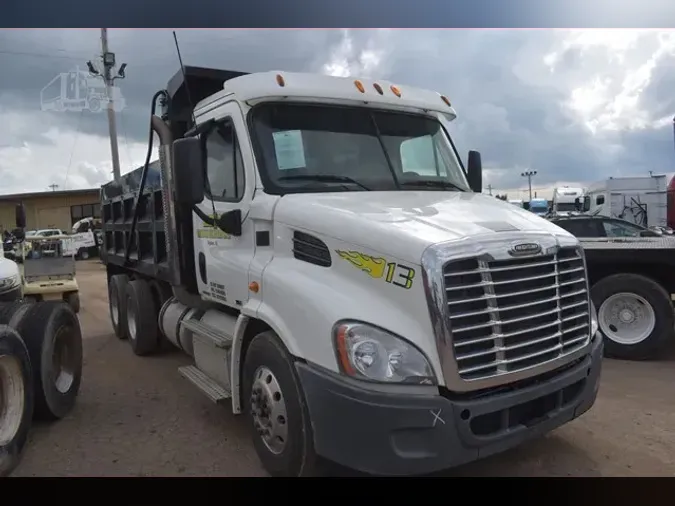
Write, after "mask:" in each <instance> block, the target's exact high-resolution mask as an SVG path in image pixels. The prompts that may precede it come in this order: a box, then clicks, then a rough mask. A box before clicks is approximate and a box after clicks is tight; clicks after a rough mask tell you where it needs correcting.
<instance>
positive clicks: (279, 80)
mask: <svg viewBox="0 0 675 506" xmlns="http://www.w3.org/2000/svg"><path fill="white" fill-rule="evenodd" d="M277 84H278V85H279V86H281V87H284V86H286V81H284V76H282V75H281V74H277Z"/></svg>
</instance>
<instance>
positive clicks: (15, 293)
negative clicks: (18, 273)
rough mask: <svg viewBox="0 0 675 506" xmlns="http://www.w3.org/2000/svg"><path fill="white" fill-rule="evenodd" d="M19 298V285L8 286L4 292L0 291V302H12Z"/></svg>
mask: <svg viewBox="0 0 675 506" xmlns="http://www.w3.org/2000/svg"><path fill="white" fill-rule="evenodd" d="M20 298H21V285H17V286H15V287H14V288H10V289H9V290H7V291H5V292H0V302H12V301H14V300H19V299H20Z"/></svg>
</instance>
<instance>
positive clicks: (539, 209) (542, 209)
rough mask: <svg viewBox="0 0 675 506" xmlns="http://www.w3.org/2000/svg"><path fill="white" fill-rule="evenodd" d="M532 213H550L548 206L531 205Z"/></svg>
mask: <svg viewBox="0 0 675 506" xmlns="http://www.w3.org/2000/svg"><path fill="white" fill-rule="evenodd" d="M530 211H532V212H533V213H545V212H547V211H548V206H547V205H541V204H538V205H536V204H535V205H530Z"/></svg>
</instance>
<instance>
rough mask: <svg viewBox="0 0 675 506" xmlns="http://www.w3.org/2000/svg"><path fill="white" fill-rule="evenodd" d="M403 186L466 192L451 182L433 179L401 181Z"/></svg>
mask: <svg viewBox="0 0 675 506" xmlns="http://www.w3.org/2000/svg"><path fill="white" fill-rule="evenodd" d="M401 186H426V187H429V188H442V189H444V190H458V191H462V192H464V191H466V190H465V189H464V188H462V187H461V186H459V185H456V184H455V183H451V182H450V181H439V180H431V179H417V180H414V181H401Z"/></svg>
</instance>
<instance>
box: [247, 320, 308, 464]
mask: <svg viewBox="0 0 675 506" xmlns="http://www.w3.org/2000/svg"><path fill="white" fill-rule="evenodd" d="M243 401H244V408H245V410H246V417H247V419H248V421H249V423H250V425H251V428H252V431H253V446H254V447H255V450H256V453H257V454H258V458H259V459H260V461H261V462H262V464H263V467H264V468H265V470H266V471H267V472H268V473H269V474H271V475H272V476H311V475H315V474H317V472H318V466H317V464H318V460H317V457H316V454H315V453H314V442H313V434H312V425H311V423H310V419H309V411H308V410H307V406H306V404H305V399H304V395H303V392H302V387H301V385H300V382H299V380H298V377H297V374H296V372H295V368H294V366H293V358H292V357H291V355H290V354H289V353H288V351H286V349H285V348H284V346H283V344H281V342H280V340H279V338H278V337H277V336H276V334H275V333H274V332H272V331H266V332H262V333H261V334H258V335H257V336H255V337H254V338H253V340H252V341H251V344H250V346H249V348H248V350H247V352H246V358H245V362H244V368H243Z"/></svg>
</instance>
